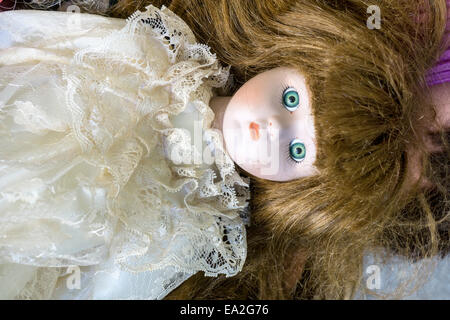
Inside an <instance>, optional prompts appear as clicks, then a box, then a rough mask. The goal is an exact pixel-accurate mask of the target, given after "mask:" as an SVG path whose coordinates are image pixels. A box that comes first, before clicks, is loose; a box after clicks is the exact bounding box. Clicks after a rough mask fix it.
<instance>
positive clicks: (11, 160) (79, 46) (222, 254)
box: [0, 5, 249, 299]
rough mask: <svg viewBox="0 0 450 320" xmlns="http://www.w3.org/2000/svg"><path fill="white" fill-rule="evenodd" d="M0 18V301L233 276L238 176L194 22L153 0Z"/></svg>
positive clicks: (151, 293)
mask: <svg viewBox="0 0 450 320" xmlns="http://www.w3.org/2000/svg"><path fill="white" fill-rule="evenodd" d="M0 24H1V26H2V36H3V39H4V41H2V46H3V48H2V50H1V51H0V75H1V76H0V103H1V105H0V145H1V147H0V150H1V151H0V159H1V160H0V163H1V164H0V171H1V174H0V176H1V179H0V181H1V183H0V203H1V204H0V206H1V208H2V209H1V210H0V212H1V213H0V216H1V221H2V223H1V227H0V252H1V255H0V269H1V272H0V283H1V285H0V288H1V289H0V295H1V298H3V299H5V298H19V299H25V298H26V299H40V298H44V299H49V298H55V299H58V298H64V299H73V298H78V299H79V298H82V299H89V298H93V299H106V298H121V299H124V298H127V299H128V298H140V299H143V298H152V299H160V298H162V297H164V296H165V295H166V294H167V293H168V292H170V291H171V290H173V288H175V287H176V286H177V285H179V284H180V283H181V282H183V281H184V280H185V279H186V278H188V277H189V276H190V275H192V274H193V273H195V272H197V271H200V270H201V271H204V272H205V273H206V274H207V275H209V276H217V275H218V274H224V275H226V276H232V275H235V274H236V273H238V272H239V271H240V270H241V269H242V265H243V263H244V261H245V257H246V234H245V226H244V224H245V223H246V216H245V214H246V213H245V209H246V208H247V205H248V197H249V190H248V181H246V180H247V178H242V177H241V176H240V175H239V174H238V173H237V172H236V170H235V167H234V163H233V161H232V160H231V159H230V157H229V156H228V154H227V153H226V152H225V149H224V146H223V142H222V139H221V132H220V131H218V130H215V129H212V128H211V123H212V121H213V119H214V112H213V111H212V110H211V108H210V107H209V105H208V104H209V101H210V99H211V97H212V95H213V91H212V88H214V87H221V86H223V85H225V83H226V80H227V79H228V74H229V73H228V72H229V71H228V69H227V68H223V67H221V66H220V65H219V63H218V61H217V59H216V57H215V55H214V54H213V53H211V52H210V49H209V48H208V47H207V46H206V45H203V44H200V43H197V42H196V41H195V37H194V35H193V34H192V32H191V31H190V29H189V27H188V26H187V25H186V24H185V23H184V22H183V21H182V20H181V19H180V18H179V17H178V16H176V15H175V14H173V13H172V12H171V11H170V10H168V9H167V8H166V7H164V6H162V7H161V9H157V8H156V7H153V6H151V5H150V6H148V7H147V8H146V9H145V11H144V12H140V11H137V12H135V13H134V14H133V15H131V16H130V17H129V18H128V19H127V20H123V19H116V18H106V17H102V16H96V15H90V14H84V13H81V14H77V13H67V12H43V11H34V10H19V11H10V12H5V13H2V14H1V15H0ZM198 136H200V147H198V146H197V145H196V144H194V145H193V144H192V143H191V139H192V140H193V141H194V143H195V142H196V140H197V139H198ZM202 142H203V144H204V146H202V145H201V144H202ZM203 149H204V150H203ZM203 151H205V152H206V151H209V152H210V155H213V157H212V161H210V162H206V161H198V162H196V161H195V160H197V156H198V154H200V155H201V154H202V152H203ZM191 158H192V159H194V161H192V160H191ZM200 160H202V159H201V158H200ZM77 276H78V277H79V279H76V277H77Z"/></svg>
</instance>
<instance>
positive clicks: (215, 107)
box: [209, 96, 231, 132]
mask: <svg viewBox="0 0 450 320" xmlns="http://www.w3.org/2000/svg"><path fill="white" fill-rule="evenodd" d="M230 100H231V97H224V96H215V97H212V98H211V100H209V107H210V108H211V109H212V111H213V112H214V121H213V123H212V127H213V128H215V129H218V130H220V132H223V116H224V114H225V110H226V109H227V106H228V103H229V102H230Z"/></svg>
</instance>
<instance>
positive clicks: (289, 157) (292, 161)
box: [286, 145, 304, 166]
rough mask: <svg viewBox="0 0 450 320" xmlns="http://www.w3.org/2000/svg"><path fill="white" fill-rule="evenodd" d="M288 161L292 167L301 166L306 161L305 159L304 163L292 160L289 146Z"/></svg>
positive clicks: (287, 150) (287, 151)
mask: <svg viewBox="0 0 450 320" xmlns="http://www.w3.org/2000/svg"><path fill="white" fill-rule="evenodd" d="M286 159H287V160H288V163H289V164H290V165H291V166H295V165H297V164H300V163H302V162H303V161H304V159H303V160H302V161H295V160H294V159H292V158H291V153H290V152H289V145H288V148H287V149H286Z"/></svg>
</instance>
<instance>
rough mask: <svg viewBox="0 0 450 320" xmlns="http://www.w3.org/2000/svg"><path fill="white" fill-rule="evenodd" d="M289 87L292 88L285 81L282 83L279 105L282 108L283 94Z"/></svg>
mask: <svg viewBox="0 0 450 320" xmlns="http://www.w3.org/2000/svg"><path fill="white" fill-rule="evenodd" d="M290 88H293V87H292V86H290V85H289V84H287V83H283V84H282V90H281V99H280V102H281V107H283V108H285V106H284V101H283V97H284V96H283V94H284V92H285V91H286V90H287V89H290Z"/></svg>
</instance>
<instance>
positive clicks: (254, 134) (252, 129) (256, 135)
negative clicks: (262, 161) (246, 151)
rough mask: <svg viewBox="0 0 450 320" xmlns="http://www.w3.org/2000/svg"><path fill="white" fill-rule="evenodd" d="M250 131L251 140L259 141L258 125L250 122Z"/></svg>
mask: <svg viewBox="0 0 450 320" xmlns="http://www.w3.org/2000/svg"><path fill="white" fill-rule="evenodd" d="M248 128H249V130H250V136H251V138H252V140H255V141H256V140H258V139H259V124H257V123H256V122H253V121H252V122H250V125H249V126H248Z"/></svg>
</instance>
